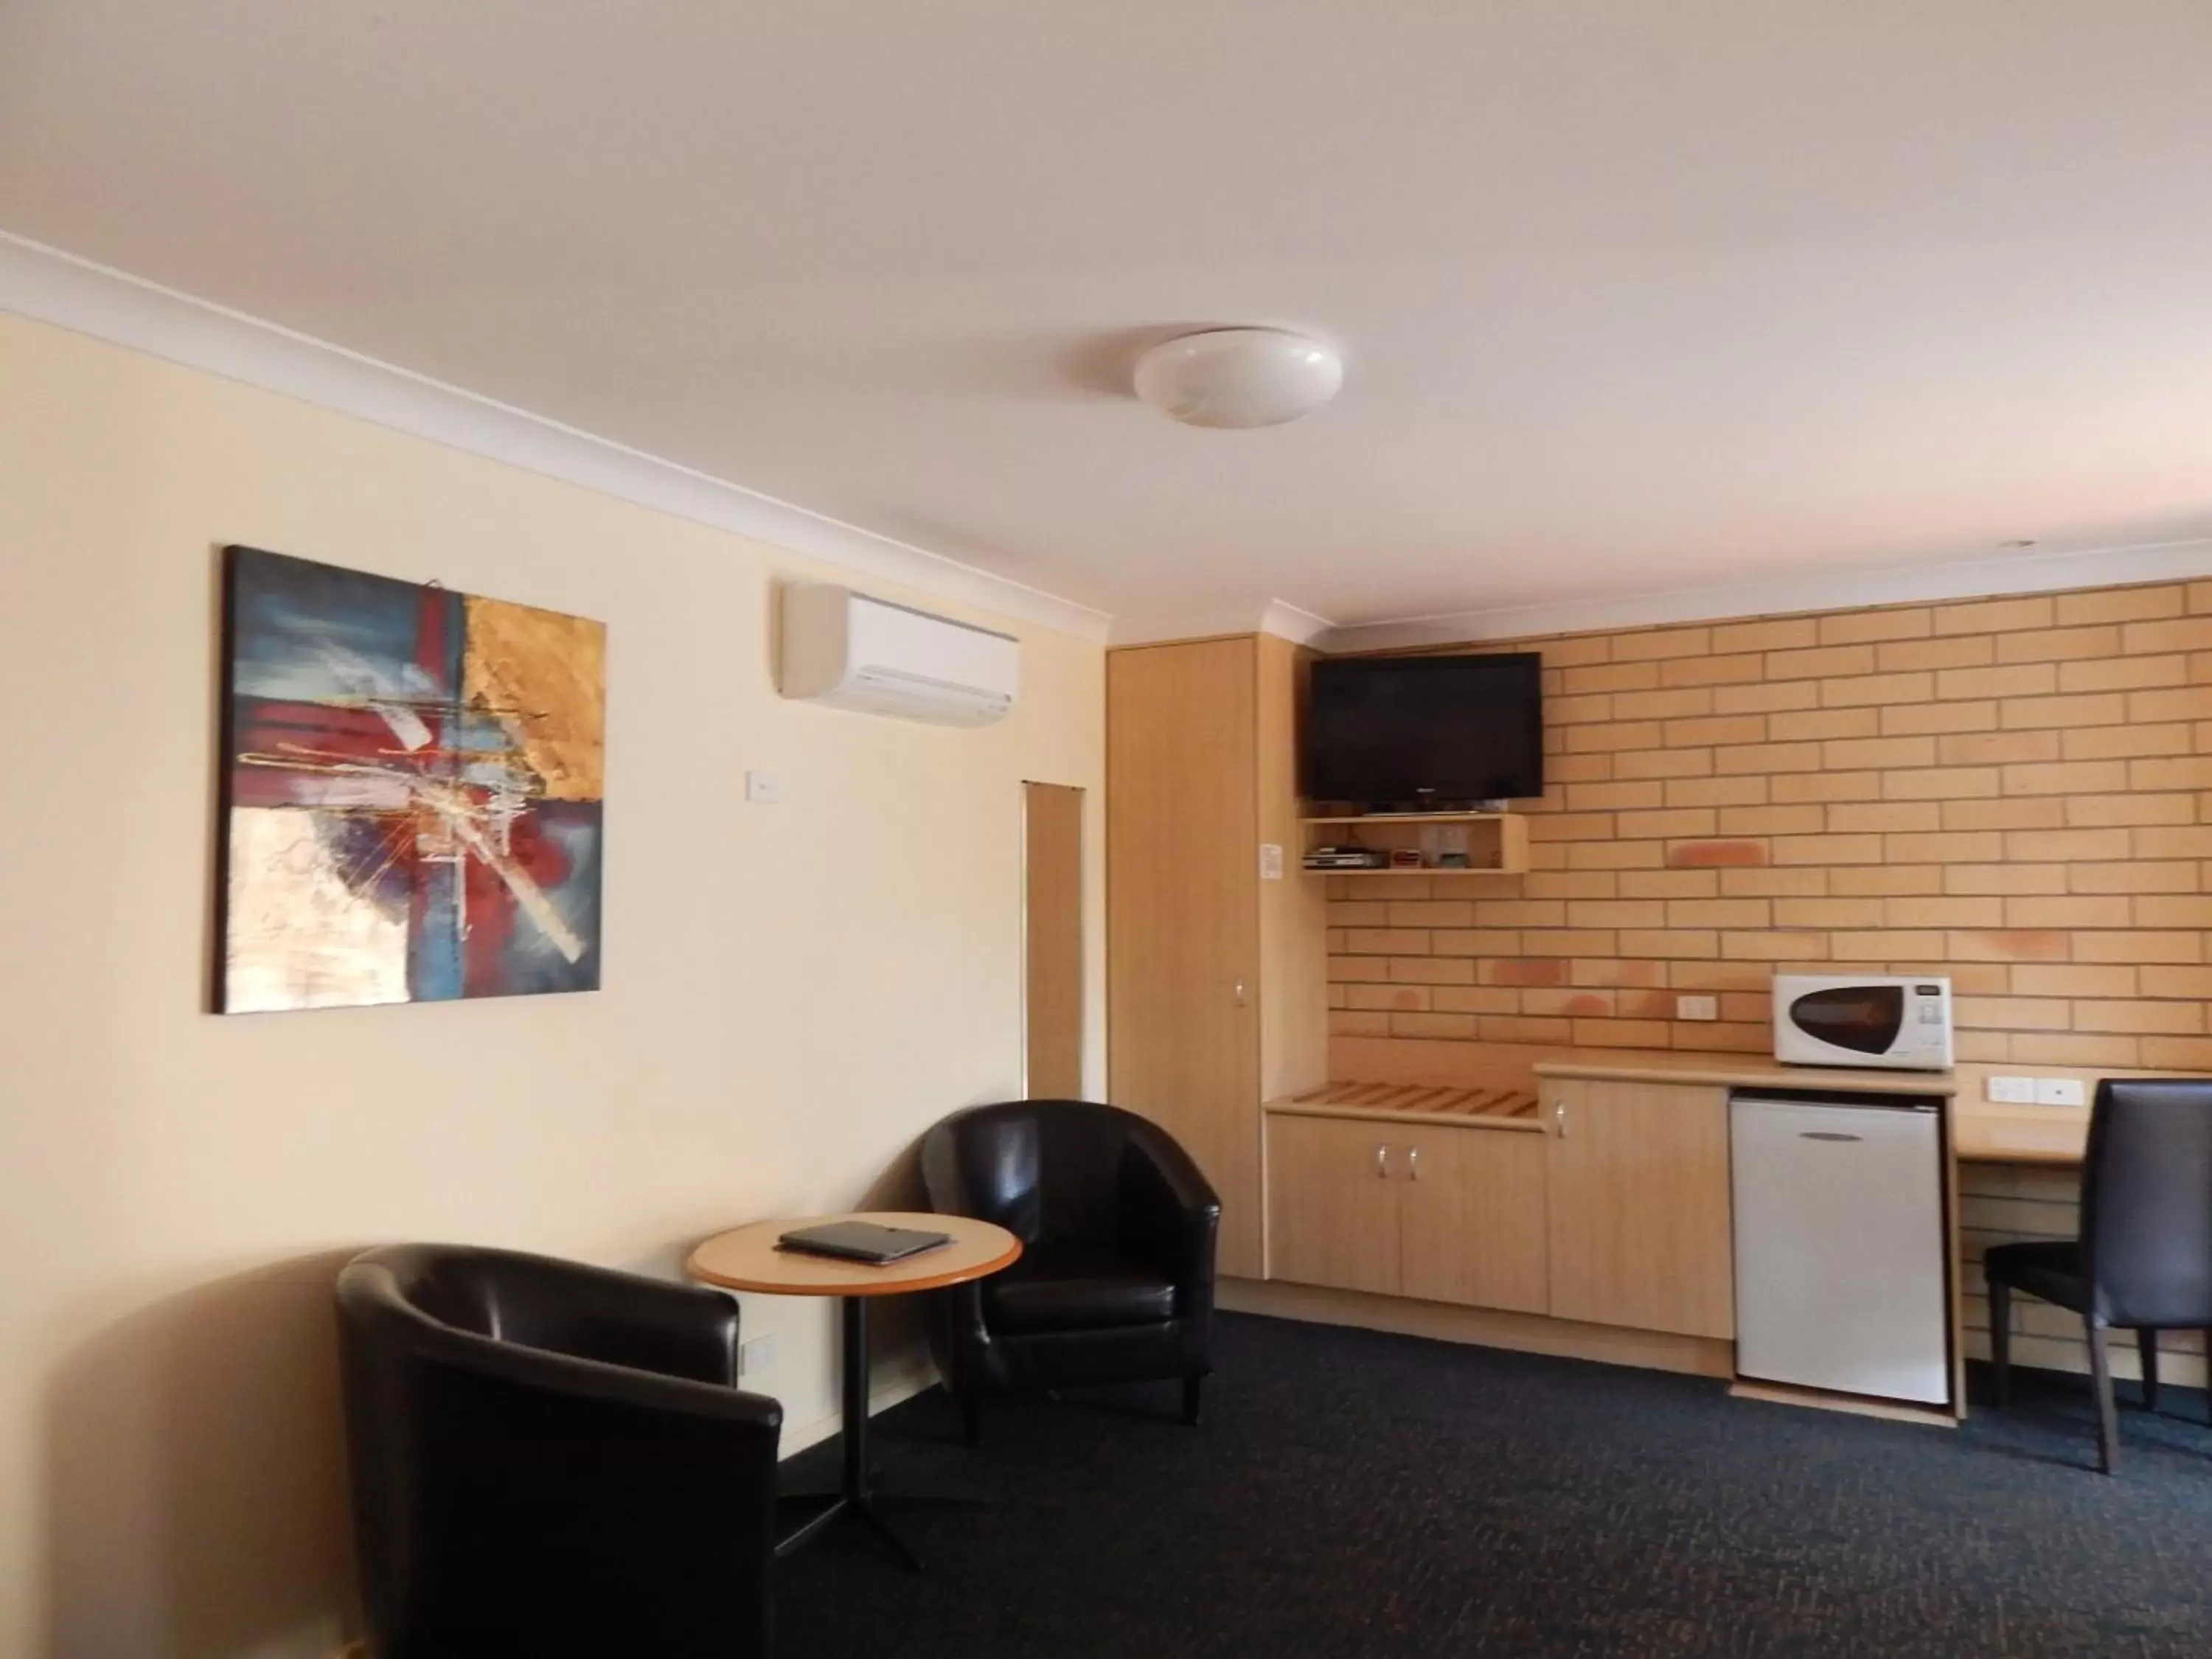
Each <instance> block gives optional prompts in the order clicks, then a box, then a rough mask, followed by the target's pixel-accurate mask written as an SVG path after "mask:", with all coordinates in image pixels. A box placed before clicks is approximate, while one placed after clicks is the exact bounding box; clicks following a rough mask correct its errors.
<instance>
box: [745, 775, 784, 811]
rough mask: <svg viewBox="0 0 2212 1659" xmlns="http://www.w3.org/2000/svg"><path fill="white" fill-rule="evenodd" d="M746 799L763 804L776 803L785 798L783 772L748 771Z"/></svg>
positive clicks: (770, 804)
mask: <svg viewBox="0 0 2212 1659" xmlns="http://www.w3.org/2000/svg"><path fill="white" fill-rule="evenodd" d="M745 799H747V800H749V801H753V802H756V803H757V804H758V805H763V806H773V805H775V804H776V802H778V801H780V800H781V799H783V774H782V773H781V772H748V773H746V774H745Z"/></svg>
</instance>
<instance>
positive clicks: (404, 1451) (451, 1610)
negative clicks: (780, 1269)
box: [337, 1245, 781, 1659]
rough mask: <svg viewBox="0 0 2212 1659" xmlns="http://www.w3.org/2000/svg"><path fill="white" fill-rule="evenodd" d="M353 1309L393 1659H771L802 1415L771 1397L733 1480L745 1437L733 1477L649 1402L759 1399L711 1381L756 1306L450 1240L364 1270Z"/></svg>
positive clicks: (343, 1298) (356, 1496)
mask: <svg viewBox="0 0 2212 1659" xmlns="http://www.w3.org/2000/svg"><path fill="white" fill-rule="evenodd" d="M641 1298H645V1299H647V1301H648V1302H649V1301H651V1300H652V1299H654V1298H685V1299H687V1300H695V1301H696V1304H698V1310H697V1311H696V1313H693V1312H690V1311H685V1312H683V1313H680V1314H675V1313H667V1312H664V1313H663V1314H661V1315H659V1316H656V1315H655V1314H654V1313H653V1310H652V1309H651V1308H650V1307H647V1308H645V1309H641V1308H640V1306H639V1302H640V1299H641ZM718 1300H719V1298H716V1297H713V1296H712V1295H711V1294H710V1293H708V1292H706V1291H697V1290H693V1289H690V1288H687V1287H683V1286H678V1285H663V1284H660V1283H659V1282H657V1281H652V1280H641V1279H637V1278H635V1277H634V1276H632V1275H629V1274H625V1273H612V1272H610V1271H608V1270H605V1269H603V1268H596V1267H586V1266H583V1265H582V1264H580V1263H574V1262H564V1261H554V1260H552V1259H550V1258H548V1257H543V1256H533V1255H521V1254H520V1253H516V1252H511V1251H501V1250H484V1249H471V1248H468V1247H464V1246H443V1245H405V1246H398V1247H394V1248H391V1249H380V1250H374V1251H371V1252H369V1253H368V1255H362V1256H361V1257H358V1258H356V1260H355V1261H352V1262H349V1264H348V1265H347V1266H346V1267H345V1269H344V1270H343V1272H342V1273H340V1274H339V1276H338V1282H337V1313H338V1338H339V1356H340V1361H341V1366H342V1370H343V1378H344V1384H345V1411H346V1430H347V1440H348V1444H349V1453H350V1463H351V1468H352V1475H353V1508H354V1534H355V1544H356V1553H357V1555H358V1557H359V1561H360V1567H361V1588H362V1605H363V1608H364V1611H365V1612H366V1613H367V1616H368V1624H369V1629H370V1633H371V1634H372V1636H373V1637H374V1638H375V1640H376V1643H377V1649H378V1651H379V1653H380V1654H381V1655H384V1656H386V1659H446V1656H448V1655H460V1654H471V1653H503V1652H527V1653H530V1654H531V1655H532V1656H533V1659H587V1656H588V1659H605V1656H607V1655H610V1654H614V1653H623V1652H635V1653H652V1654H654V1655H656V1656H660V1659H704V1656H707V1655H709V1654H711V1655H714V1656H716V1659H743V1656H758V1655H762V1654H764V1653H765V1652H766V1651H767V1643H768V1591H767V1586H768V1574H769V1563H770V1559H771V1551H772V1548H773V1536H774V1531H773V1523H774V1507H773V1506H774V1487H775V1453H776V1441H777V1426H778V1425H779V1423H780V1419H781V1413H779V1412H777V1411H776V1410H775V1407H774V1403H773V1402H772V1401H757V1402H756V1404H757V1407H758V1408H759V1415H760V1421H759V1423H758V1425H757V1433H754V1432H752V1431H750V1430H748V1431H746V1432H747V1433H748V1435H749V1438H748V1441H747V1444H746V1447H745V1461H744V1462H743V1464H742V1468H743V1469H744V1473H743V1474H736V1475H733V1474H732V1470H733V1468H738V1467H740V1464H739V1461H738V1460H737V1459H733V1458H723V1457H721V1456H720V1451H721V1449H722V1446H723V1444H724V1443H723V1442H720V1441H719V1440H718V1442H717V1443H716V1446H715V1448H714V1452H715V1456H716V1458H717V1459H718V1460H719V1461H714V1462H709V1461H708V1457H707V1456H706V1455H702V1454H701V1453H699V1452H698V1450H697V1445H698V1443H697V1442H696V1437H693V1436H692V1435H691V1433H690V1431H689V1430H688V1428H687V1426H686V1425H685V1423H684V1422H682V1421H678V1420H673V1419H671V1418H669V1417H668V1416H666V1415H665V1414H664V1413H660V1412H659V1411H658V1410H657V1409H656V1407H654V1406H653V1404H652V1403H650V1401H649V1400H644V1401H641V1397H640V1395H638V1393H637V1389H638V1387H639V1384H640V1383H643V1384H644V1385H645V1386H646V1387H648V1388H649V1387H651V1386H652V1385H653V1384H656V1383H663V1379H665V1378H684V1379H687V1380H688V1381H689V1382H690V1383H693V1384H698V1383H706V1384H709V1385H711V1386H714V1387H718V1388H724V1389H729V1395H730V1397H731V1398H732V1400H745V1399H747V1398H749V1397H748V1396H744V1395H739V1394H738V1392H737V1390H736V1389H734V1388H733V1387H732V1386H731V1384H732V1382H733V1380H734V1379H733V1376H732V1375H730V1374H728V1373H727V1370H726V1367H720V1368H719V1369H722V1370H724V1373H725V1374H723V1375H720V1376H714V1375H710V1373H712V1372H714V1371H715V1370H717V1369H718V1366H717V1365H716V1364H714V1359H715V1358H716V1356H717V1355H726V1353H727V1352H734V1345H735V1336H736V1333H735V1328H734V1322H735V1319H736V1312H735V1309H734V1306H733V1305H732V1307H731V1308H730V1310H729V1312H728V1315H727V1317H728V1319H729V1320H730V1322H731V1325H730V1327H729V1328H727V1329H726V1330H725V1329H724V1328H722V1327H721V1325H720V1317H721V1316H720V1311H719V1310H717V1309H716V1308H715V1307H714V1306H713V1305H711V1304H714V1303H715V1302H717V1301H718ZM626 1306H627V1310H628V1316H627V1317H625V1316H624V1311H625V1307H626ZM686 1327H689V1335H688V1337H687V1334H686ZM631 1379H637V1381H632V1380H631Z"/></svg>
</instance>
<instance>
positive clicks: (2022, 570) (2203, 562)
mask: <svg viewBox="0 0 2212 1659" xmlns="http://www.w3.org/2000/svg"><path fill="white" fill-rule="evenodd" d="M2201 576H2212V540H2208V541H2187V542H2162V543H2159V544H2155V545H2153V546H2147V547H2116V548H2105V549H2100V550H2094V551H2089V552H2073V553H2048V554H2043V555H2039V556H2030V557H2021V558H2008V559H1978V560H1973V561H1971V562H1960V563H1956V564H1934V565H1920V566H1913V567H1908V568H1901V569H1890V570H1869V571H1859V572H1836V573H1832V574H1806V575H1802V576H1789V577H1782V578H1779V579H1777V580H1772V581H1765V582H1740V583H1736V584H1734V585H1732V586H1727V587H1700V588H1691V589H1686V590H1684V591H1683V592H1675V593H1645V594H1638V595H1632V596H1630V597H1626V598H1623V599H1575V600H1570V601H1566V602H1565V603H1562V604H1558V605H1519V606H1514V607H1510V608H1508V609H1502V610H1494V611H1446V612H1441V613H1439V614H1437V615H1435V616H1431V617H1403V618H1400V619H1398V620H1395V621H1390V622H1376V623H1350V624H1345V625H1340V626H1338V627H1335V628H1332V629H1329V630H1328V632H1326V633H1324V634H1322V635H1320V636H1319V637H1318V638H1317V639H1316V641H1314V643H1315V644H1316V646H1318V647H1320V648H1321V649H1322V650H1323V651H1329V652H1339V651H1388V650H1397V649H1402V648H1404V647H1413V646H1430V645H1455V644H1458V643H1460V642H1461V641H1468V640H1510V639H1527V638H1533V637H1535V636H1537V635H1553V634H1586V633H1592V632H1595V631H1598V630H1601V629H1626V628H1655V627H1664V626H1667V625H1669V624H1673V623H1700V622H1724V621H1729V620H1733V619H1735V618H1740V617H1773V616H1784V615H1790V614H1792V613H1796V612H1802V611H1855V610H1863V609H1867V608H1870V607H1873V606H1877V605H1926V604H1931V603H1935V602H1938V601H1941V600H1945V599H1988V598H1991V597H1994V596H1996V595H1998V594H2004V593H2048V592H2057V591H2059V590H2061V589H2064V588H2073V587H2118V586H2126V585H2128V584H2129V583H2131V582H2158V581H2174V580H2181V579H2184V578H2188V577H2201Z"/></svg>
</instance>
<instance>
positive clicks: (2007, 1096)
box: [1987, 1077, 2035, 1106]
mask: <svg viewBox="0 0 2212 1659" xmlns="http://www.w3.org/2000/svg"><path fill="white" fill-rule="evenodd" d="M1987 1088H1988V1092H1989V1097H1990V1099H1991V1100H1996V1101H2002V1102H2004V1103H2006V1104H2008V1105H2012V1106H2033V1104H2034V1103H2035V1079H2033V1078H2032V1077H1993V1078H1991V1079H1990V1080H1989V1083H1988V1085H1987Z"/></svg>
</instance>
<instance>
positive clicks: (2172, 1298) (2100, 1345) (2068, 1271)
mask: <svg viewBox="0 0 2212 1659" xmlns="http://www.w3.org/2000/svg"><path fill="white" fill-rule="evenodd" d="M1984 1273H1985V1274H1986V1275H1987V1277H1988V1279H1989V1286H1990V1361H1991V1367H1992V1369H1993V1370H1994V1371H1995V1372H1996V1394H1997V1403H1998V1404H1999V1405H2000V1406H2002V1405H2003V1404H2005V1403H2006V1401H2007V1400H2008V1396H2009V1394H2010V1388H2011V1353H2010V1348H2011V1334H2012V1333H2011V1329H2010V1326H2011V1322H2012V1293H2013V1291H2026V1292H2027V1294H2028V1295H2030V1296H2033V1297H2040V1298H2042V1299H2043V1300H2044V1301H2045V1302H2050V1303H2055V1304H2057V1305H2058V1306H2059V1307H2062V1308H2066V1309H2069V1310H2071V1311H2073V1312H2075V1313H2077V1314H2079V1315H2081V1322H2082V1325H2083V1328H2084V1329H2085V1330H2086V1332H2087V1336H2088V1340H2089V1366H2090V1371H2091V1375H2092V1376H2093V1380H2094V1383H2095V1386H2096V1391H2097V1431H2098V1435H2097V1439H2098V1467H2099V1468H2101V1469H2102V1470H2103V1471H2104V1472H2105V1473H2106V1474H2111V1473H2112V1465H2113V1463H2114V1462H2116V1461H2117V1459H2118V1455H2119V1439H2120V1429H2119V1418H2118V1412H2117V1411H2116V1409H2115V1407H2114V1405H2113V1401H2112V1356H2111V1353H2110V1352H2109V1349H2108V1346H2107V1342H2106V1334H2107V1333H2108V1332H2110V1331H2113V1330H2132V1331H2134V1332H2135V1333H2136V1341H2137V1344H2138V1345H2139V1347H2140V1349H2141V1352H2142V1389H2143V1404H2144V1406H2145V1407H2146V1408H2148V1409H2150V1410H2156V1409H2157V1407H2158V1334H2159V1333H2160V1331H2162V1330H2200V1331H2201V1330H2204V1329H2207V1328H2212V1080H2205V1079H2179V1078H2173V1079H2164V1078H2161V1079H2141V1078H2128V1079H2112V1078H2107V1079H2105V1080H2104V1081H2103V1082H2101V1083H2100V1084H2099V1085H2097V1099H2096V1103H2095V1105H2094V1106H2093V1108H2092V1109H2091V1112H2090V1116H2089V1146H2088V1152H2087V1157H2086V1158H2084V1160H2083V1162H2082V1166H2081V1237H2079V1238H2077V1239H2071V1240H2058V1241H2055V1242H2039V1243H2021V1244H1999V1245H1996V1246H1994V1247H1993V1248H1992V1249H1990V1252H1989V1254H1988V1255H1987V1257H1986V1259H1985V1260H1984Z"/></svg>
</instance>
